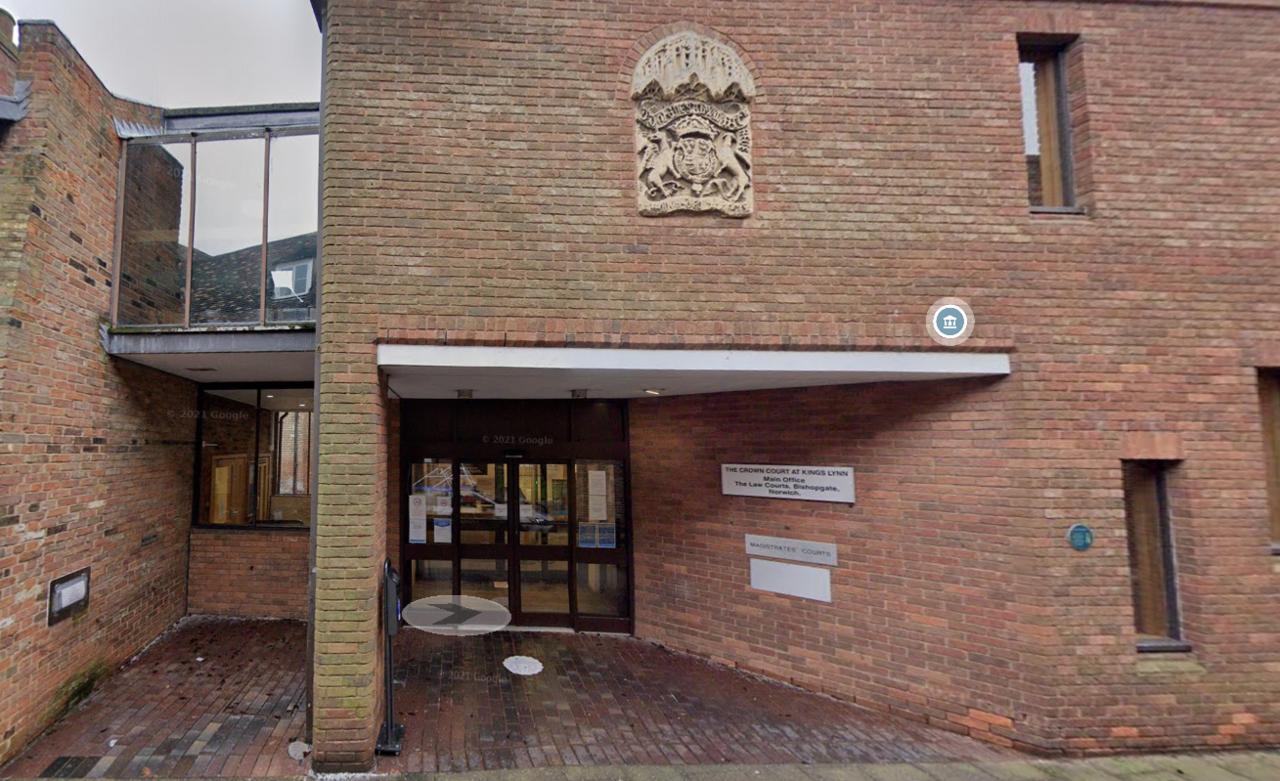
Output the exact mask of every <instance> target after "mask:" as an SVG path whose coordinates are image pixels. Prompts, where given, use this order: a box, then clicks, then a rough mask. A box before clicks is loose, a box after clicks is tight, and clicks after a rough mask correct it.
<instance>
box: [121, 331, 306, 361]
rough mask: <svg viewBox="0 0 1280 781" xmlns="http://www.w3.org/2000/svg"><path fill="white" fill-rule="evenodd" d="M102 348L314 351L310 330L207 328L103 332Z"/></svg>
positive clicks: (127, 352)
mask: <svg viewBox="0 0 1280 781" xmlns="http://www.w3.org/2000/svg"><path fill="white" fill-rule="evenodd" d="M103 349H105V350H106V351H107V352H108V353H110V354H111V355H123V356H135V355H174V354H190V353H287V352H307V353H309V352H314V351H315V349H316V335H315V332H314V331H302V330H290V331H233V332H225V331H211V332H204V333H163V334H147V333H128V334H120V333H106V334H104V336H103Z"/></svg>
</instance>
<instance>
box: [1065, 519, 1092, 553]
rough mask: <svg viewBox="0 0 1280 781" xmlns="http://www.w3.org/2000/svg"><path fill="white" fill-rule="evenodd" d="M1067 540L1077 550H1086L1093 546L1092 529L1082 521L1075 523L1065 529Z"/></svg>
mask: <svg viewBox="0 0 1280 781" xmlns="http://www.w3.org/2000/svg"><path fill="white" fill-rule="evenodd" d="M1067 542H1069V543H1071V547H1072V548H1075V549H1076V550H1078V551H1087V550H1089V549H1090V548H1092V547H1093V529H1090V528H1089V527H1088V526H1085V525H1084V524H1083V523H1077V524H1076V525H1075V526H1072V527H1071V528H1070V529H1067Z"/></svg>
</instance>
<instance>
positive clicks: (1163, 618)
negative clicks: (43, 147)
mask: <svg viewBox="0 0 1280 781" xmlns="http://www.w3.org/2000/svg"><path fill="white" fill-rule="evenodd" d="M1176 463H1177V462H1176V461H1161V460H1147V459H1134V460H1124V461H1121V483H1122V487H1123V495H1124V516H1125V533H1126V541H1127V546H1128V568H1129V582H1130V587H1131V589H1132V604H1133V628H1134V632H1135V633H1137V635H1138V650H1139V651H1189V650H1191V646H1190V644H1189V643H1187V642H1186V639H1185V636H1184V633H1183V622H1182V607H1181V595H1180V593H1179V590H1178V563H1177V555H1176V551H1175V549H1174V545H1175V539H1174V532H1173V521H1172V517H1171V513H1170V508H1169V472H1170V470H1171V469H1172V467H1173V466H1174V465H1175V464H1176ZM1143 494H1146V496H1143ZM1143 500H1145V502H1144V503H1145V504H1149V505H1153V507H1152V508H1151V509H1152V510H1154V513H1153V514H1152V513H1150V512H1148V513H1145V514H1143V515H1142V516H1140V514H1139V513H1138V512H1137V511H1136V508H1138V507H1139V506H1140V505H1139V502H1140V501H1143ZM1151 524H1154V525H1155V528H1154V530H1151V529H1149V528H1147V529H1145V530H1144V529H1143V528H1139V527H1140V526H1142V527H1149V526H1150V525H1151ZM1144 531H1145V532H1146V533H1147V534H1148V535H1149V534H1150V532H1152V531H1154V539H1152V538H1151V537H1150V536H1148V537H1147V538H1146V539H1145V540H1142V541H1140V539H1139V538H1140V536H1141V534H1140V533H1141V532H1144ZM1153 547H1154V548H1155V551H1154V554H1155V556H1157V557H1158V558H1159V561H1158V562H1155V563H1153V562H1151V561H1144V559H1145V558H1146V557H1148V556H1149V555H1150V554H1151V553H1152V551H1151V548H1153ZM1144 548H1145V549H1144ZM1157 564H1158V566H1159V569H1160V572H1159V580H1158V581H1156V582H1147V583H1144V582H1142V577H1143V572H1144V571H1150V569H1152V568H1153V566H1154V565H1157ZM1152 599H1158V601H1159V602H1158V604H1159V607H1158V609H1156V608H1153V606H1152V604H1151V602H1150V601H1151V600H1152ZM1153 611H1154V612H1153ZM1152 615H1156V616H1157V619H1156V620H1158V622H1159V623H1160V624H1161V626H1158V627H1157V626H1150V625H1147V624H1146V623H1145V622H1146V620H1147V619H1148V617H1150V616H1152Z"/></svg>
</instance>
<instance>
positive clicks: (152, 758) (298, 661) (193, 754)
mask: <svg viewBox="0 0 1280 781" xmlns="http://www.w3.org/2000/svg"><path fill="white" fill-rule="evenodd" d="M201 659H203V661H200V660H201ZM305 661H306V625H305V624H303V623H301V622H297V621H237V620H216V619H198V618H197V619H187V620H185V621H183V622H181V623H179V624H178V625H177V627H176V628H174V629H172V630H170V631H169V632H168V633H166V634H165V635H164V636H162V637H161V639H160V640H159V641H158V642H157V643H155V644H154V645H152V646H151V647H150V648H149V649H147V650H146V651H145V652H143V653H142V654H141V655H140V656H139V657H138V658H137V659H136V660H135V661H133V662H132V663H130V664H129V665H128V666H127V667H125V668H124V669H122V670H121V671H119V672H118V673H116V674H115V675H113V676H111V677H110V678H108V679H107V680H106V681H104V682H103V683H102V684H101V685H100V686H99V688H98V690H97V691H95V692H94V694H93V695H92V696H91V697H90V698H89V699H88V700H86V701H85V702H84V703H83V704H82V705H81V706H80V707H79V708H77V709H76V710H74V711H73V712H72V713H71V714H70V715H69V716H67V717H66V718H64V719H63V720H62V721H61V722H59V723H58V724H57V725H55V726H54V727H53V729H51V730H50V731H49V732H48V733H46V734H45V735H43V736H42V737H40V738H38V739H36V741H35V742H34V743H32V744H31V745H30V746H28V747H27V748H26V750H24V751H23V752H22V753H21V754H19V755H18V756H17V757H15V758H14V760H13V761H12V762H10V763H8V764H7V765H6V766H5V767H4V768H2V769H0V777H6V778H23V777H26V778H29V777H37V776H46V777H49V776H54V777H63V778H68V777H91V778H103V777H106V778H151V777H164V776H170V777H183V776H186V777H195V776H249V775H297V774H299V773H305V772H307V771H308V770H309V767H308V765H307V764H306V763H305V762H302V763H300V762H297V761H295V760H292V759H290V758H289V755H288V753H287V752H286V748H287V746H288V744H289V742H290V741H291V740H293V739H294V738H295V737H299V736H301V735H302V731H303V728H304V726H305V721H306V712H305V707H304V705H305V703H304V695H305V692H306V679H305V671H306V665H305Z"/></svg>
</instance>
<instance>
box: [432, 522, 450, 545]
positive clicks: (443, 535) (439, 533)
mask: <svg viewBox="0 0 1280 781" xmlns="http://www.w3.org/2000/svg"><path fill="white" fill-rule="evenodd" d="M431 541H432V542H435V543H441V542H443V543H449V542H453V521H452V520H451V519H449V518H436V519H435V521H434V522H432V524H431Z"/></svg>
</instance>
